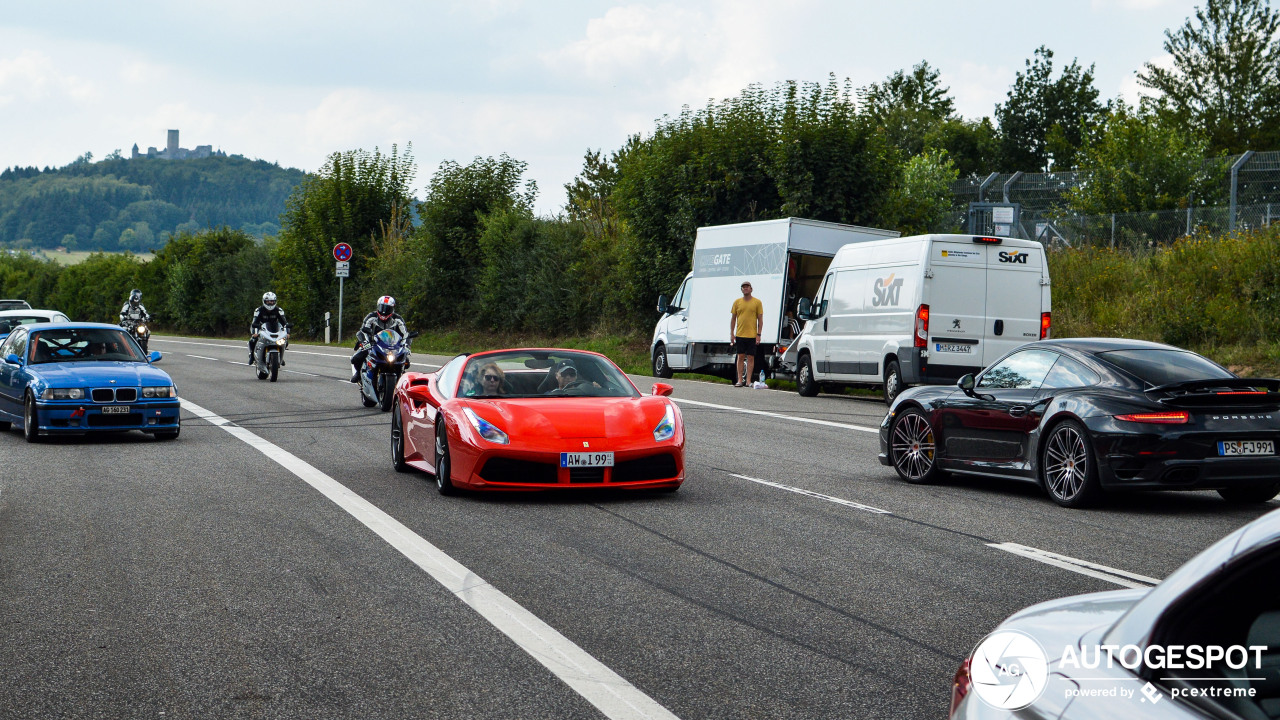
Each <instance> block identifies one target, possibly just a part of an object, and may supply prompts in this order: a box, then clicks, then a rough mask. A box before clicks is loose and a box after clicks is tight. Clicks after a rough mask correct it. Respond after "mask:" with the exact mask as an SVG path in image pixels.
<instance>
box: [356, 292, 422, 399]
mask: <svg viewBox="0 0 1280 720" xmlns="http://www.w3.org/2000/svg"><path fill="white" fill-rule="evenodd" d="M383 330H394V331H396V332H397V333H400V336H401V337H406V336H408V334H409V329H408V327H406V326H405V324H404V318H402V317H400V316H399V315H397V314H396V299H395V298H393V297H391V296H390V295H383V296H382V297H380V298H378V309H377V311H375V312H371V313H369V314H368V315H365V316H364V324H362V325H361V326H360V329H359V330H357V331H356V347H355V350H356V352H355V354H354V355H352V356H351V382H353V383H358V382H360V366H361V365H364V359H365V358H366V357H367V356H368V355H369V346H370V345H371V344H372V343H373V336H375V335H377V334H378V333H379V332H382V331H383ZM404 366H405V367H406V368H407V367H409V357H408V352H407V351H406V355H405V364H404Z"/></svg>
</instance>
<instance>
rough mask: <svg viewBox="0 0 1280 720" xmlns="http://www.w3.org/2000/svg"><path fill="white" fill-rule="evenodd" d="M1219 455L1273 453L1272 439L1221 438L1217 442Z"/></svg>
mask: <svg viewBox="0 0 1280 720" xmlns="http://www.w3.org/2000/svg"><path fill="white" fill-rule="evenodd" d="M1218 454H1219V455H1275V454H1276V444H1275V441H1273V440H1223V441H1220V442H1219V443H1218Z"/></svg>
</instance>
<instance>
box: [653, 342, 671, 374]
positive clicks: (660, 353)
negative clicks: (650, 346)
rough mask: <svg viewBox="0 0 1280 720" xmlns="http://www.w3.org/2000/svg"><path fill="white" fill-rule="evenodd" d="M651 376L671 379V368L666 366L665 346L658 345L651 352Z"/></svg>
mask: <svg viewBox="0 0 1280 720" xmlns="http://www.w3.org/2000/svg"><path fill="white" fill-rule="evenodd" d="M653 376H654V377H656V378H662V379H664V380H665V379H667V378H669V377H671V366H670V365H669V364H667V346H666V345H663V344H662V343H658V347H657V348H655V349H654V351H653Z"/></svg>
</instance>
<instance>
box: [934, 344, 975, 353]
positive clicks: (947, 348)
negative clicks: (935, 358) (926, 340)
mask: <svg viewBox="0 0 1280 720" xmlns="http://www.w3.org/2000/svg"><path fill="white" fill-rule="evenodd" d="M933 346H934V348H935V349H936V352H949V353H973V346H972V345H954V344H951V343H934V344H933Z"/></svg>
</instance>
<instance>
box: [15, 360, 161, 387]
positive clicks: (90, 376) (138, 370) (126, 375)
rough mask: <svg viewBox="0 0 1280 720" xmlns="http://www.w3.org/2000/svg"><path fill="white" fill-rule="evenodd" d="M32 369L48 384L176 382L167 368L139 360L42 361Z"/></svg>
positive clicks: (159, 383)
mask: <svg viewBox="0 0 1280 720" xmlns="http://www.w3.org/2000/svg"><path fill="white" fill-rule="evenodd" d="M31 370H32V372H34V373H35V374H36V375H39V376H40V378H41V379H42V380H44V381H45V383H46V384H47V385H48V386H49V387H111V386H113V385H114V386H115V387H142V386H144V385H172V384H173V380H171V379H170V378H169V374H168V373H166V372H165V371H163V370H160V369H159V368H155V367H152V366H151V365H148V364H147V363H139V362H118V361H111V362H67V363H40V364H39V365H32V366H31ZM113 380H114V381H115V382H112V381H113Z"/></svg>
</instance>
